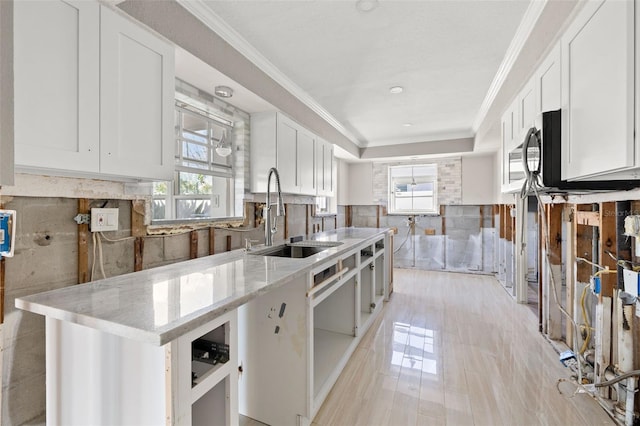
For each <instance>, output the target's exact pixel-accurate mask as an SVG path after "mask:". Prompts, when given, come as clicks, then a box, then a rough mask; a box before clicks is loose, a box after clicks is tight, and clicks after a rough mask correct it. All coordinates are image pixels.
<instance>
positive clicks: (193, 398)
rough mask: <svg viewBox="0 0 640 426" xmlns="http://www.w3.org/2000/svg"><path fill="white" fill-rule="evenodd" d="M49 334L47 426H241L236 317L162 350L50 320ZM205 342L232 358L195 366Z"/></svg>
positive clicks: (225, 318)
mask: <svg viewBox="0 0 640 426" xmlns="http://www.w3.org/2000/svg"><path fill="white" fill-rule="evenodd" d="M46 327H47V328H46V339H47V345H46V348H47V353H46V363H47V384H46V386H47V392H46V394H47V403H46V406H47V424H48V425H88V424H91V425H116V424H117V425H161V424H164V425H191V424H193V425H205V424H206V425H210V424H215V425H237V424H238V405H237V404H238V398H237V395H238V352H237V347H238V345H237V339H238V329H237V311H235V310H234V311H231V312H228V313H226V314H224V315H222V316H220V317H218V318H216V319H215V320H213V321H210V322H209V323H206V324H204V325H202V326H200V327H198V328H197V329H195V330H193V331H190V332H189V333H187V334H185V335H183V336H181V337H179V338H177V339H176V340H174V341H172V342H170V343H167V344H166V345H164V346H155V345H152V344H150V343H146V342H140V341H136V340H131V339H127V338H123V337H119V336H116V335H113V334H110V333H105V332H102V331H99V330H96V329H93V328H89V327H85V326H82V325H78V324H74V323H70V322H66V321H61V320H57V319H54V318H51V317H47V319H46ZM201 338H202V339H205V340H206V341H207V342H214V343H215V345H216V348H218V347H219V348H220V350H219V353H221V354H222V353H223V352H224V349H225V348H226V349H227V350H228V352H227V353H228V357H223V356H221V357H219V358H212V357H208V359H206V360H204V361H196V360H194V355H195V354H196V351H195V349H194V344H193V343H194V341H196V340H198V339H201ZM217 345H220V346H217ZM224 345H227V346H226V347H225V346H224ZM199 359H202V357H199ZM213 359H218V362H216V363H215V365H214V364H213ZM193 372H195V373H196V376H197V377H195V376H194V375H193Z"/></svg>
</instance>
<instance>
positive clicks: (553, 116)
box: [520, 110, 640, 192]
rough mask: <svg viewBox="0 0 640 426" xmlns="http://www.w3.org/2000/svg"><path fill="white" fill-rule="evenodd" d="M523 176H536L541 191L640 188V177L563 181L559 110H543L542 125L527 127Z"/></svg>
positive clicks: (523, 155) (523, 154)
mask: <svg viewBox="0 0 640 426" xmlns="http://www.w3.org/2000/svg"><path fill="white" fill-rule="evenodd" d="M520 155H521V158H522V170H523V175H524V176H525V177H526V176H527V174H528V173H531V174H532V175H534V176H537V177H538V179H537V180H538V182H539V183H540V182H541V184H542V186H543V188H542V190H545V189H546V190H547V192H550V191H553V190H560V191H562V192H571V191H572V190H580V191H586V190H594V191H597V190H628V189H632V188H637V187H640V180H580V181H566V180H562V174H561V173H562V111H561V110H556V111H546V112H543V113H542V128H541V129H538V128H536V127H535V126H534V127H532V128H531V129H529V131H528V132H527V135H526V137H525V140H524V141H523V143H522V145H521V154H520Z"/></svg>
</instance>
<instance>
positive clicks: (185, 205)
mask: <svg viewBox="0 0 640 426" xmlns="http://www.w3.org/2000/svg"><path fill="white" fill-rule="evenodd" d="M199 217H211V201H209V200H185V199H180V200H176V218H177V219H192V218H199Z"/></svg>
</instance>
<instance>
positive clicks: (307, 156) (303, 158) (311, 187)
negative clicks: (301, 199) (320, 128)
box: [297, 129, 317, 195]
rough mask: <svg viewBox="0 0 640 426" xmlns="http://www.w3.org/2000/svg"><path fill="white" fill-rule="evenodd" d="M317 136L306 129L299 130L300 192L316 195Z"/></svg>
mask: <svg viewBox="0 0 640 426" xmlns="http://www.w3.org/2000/svg"><path fill="white" fill-rule="evenodd" d="M316 142H317V141H316V137H315V135H313V134H312V133H309V132H307V131H306V130H305V129H301V130H299V131H298V146H297V147H298V162H297V163H298V176H299V184H300V189H299V193H300V194H304V195H316V172H315V170H316V169H315V166H316V160H315V146H316Z"/></svg>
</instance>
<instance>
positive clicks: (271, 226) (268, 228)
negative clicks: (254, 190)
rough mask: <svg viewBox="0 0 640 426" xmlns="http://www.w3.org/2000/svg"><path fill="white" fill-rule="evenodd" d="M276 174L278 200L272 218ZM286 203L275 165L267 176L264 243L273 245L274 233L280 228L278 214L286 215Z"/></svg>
mask: <svg viewBox="0 0 640 426" xmlns="http://www.w3.org/2000/svg"><path fill="white" fill-rule="evenodd" d="M272 174H275V175H276V188H277V189H278V200H277V201H276V203H275V204H276V217H274V218H273V219H272V218H271V175H272ZM284 215H285V211H284V203H283V202H282V190H281V189H280V174H279V173H278V170H277V169H276V168H275V167H272V168H270V169H269V176H268V177H267V205H266V206H265V207H264V218H265V224H264V245H265V246H271V245H273V234H275V233H276V231H277V230H278V224H277V221H278V216H284Z"/></svg>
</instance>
